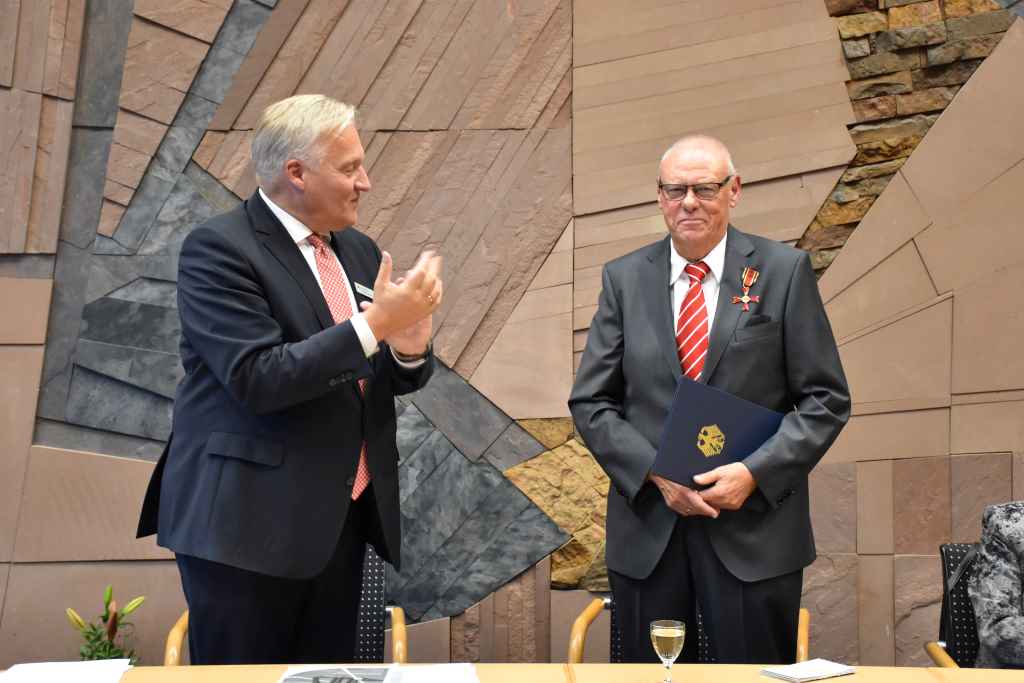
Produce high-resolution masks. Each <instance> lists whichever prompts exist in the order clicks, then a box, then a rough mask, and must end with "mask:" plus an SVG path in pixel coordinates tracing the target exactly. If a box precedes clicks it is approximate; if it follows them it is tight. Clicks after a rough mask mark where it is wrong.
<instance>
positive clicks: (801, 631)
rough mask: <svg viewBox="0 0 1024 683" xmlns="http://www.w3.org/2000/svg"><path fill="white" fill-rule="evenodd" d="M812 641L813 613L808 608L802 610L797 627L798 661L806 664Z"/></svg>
mask: <svg viewBox="0 0 1024 683" xmlns="http://www.w3.org/2000/svg"><path fill="white" fill-rule="evenodd" d="M810 640H811V613H810V612H808V611H807V608H806V607H801V608H800V620H799V621H798V622H797V626H796V661H798V662H806V661H807V657H808V654H807V652H808V650H809V649H810Z"/></svg>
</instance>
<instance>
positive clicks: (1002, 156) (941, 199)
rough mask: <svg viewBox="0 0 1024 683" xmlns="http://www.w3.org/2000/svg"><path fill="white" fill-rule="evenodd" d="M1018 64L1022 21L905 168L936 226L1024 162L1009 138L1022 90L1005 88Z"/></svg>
mask: <svg viewBox="0 0 1024 683" xmlns="http://www.w3.org/2000/svg"><path fill="white" fill-rule="evenodd" d="M1022 59H1024V22H1020V21H1018V22H1015V23H1014V25H1012V26H1011V27H1010V29H1009V30H1008V31H1007V32H1006V35H1005V36H1004V37H1003V40H1002V41H1001V42H1000V44H999V47H997V48H996V49H995V51H994V52H993V53H992V54H991V55H990V56H989V57H988V58H987V59H985V61H984V62H983V63H982V65H981V66H980V67H979V68H978V70H977V71H976V72H975V73H974V75H972V76H971V79H970V81H968V82H967V84H965V85H964V87H963V88H961V89H960V92H959V93H957V96H956V99H955V100H954V101H953V103H952V104H951V105H950V106H949V108H947V109H946V111H945V112H943V114H942V116H941V117H940V118H939V120H938V121H937V122H936V123H935V125H934V126H932V128H931V130H929V131H928V135H927V137H926V138H925V139H924V141H922V142H921V144H920V145H919V146H918V148H917V149H916V150H915V151H914V154H913V155H912V156H911V157H910V159H909V160H908V161H907V163H906V164H905V165H904V166H903V169H902V172H903V174H904V175H905V176H906V178H907V181H908V182H909V183H910V185H911V187H912V188H913V190H914V194H915V195H916V196H917V197H918V199H919V200H920V202H921V205H922V206H923V207H924V208H925V210H926V211H927V212H928V215H929V216H930V217H931V219H932V220H934V221H935V222H936V223H939V222H942V221H944V220H946V219H947V218H948V217H949V216H952V215H953V214H954V213H956V211H957V210H958V209H959V208H960V205H961V204H962V203H963V202H964V201H965V200H966V199H967V198H969V197H971V196H972V195H973V194H975V193H976V192H978V191H979V190H980V189H981V188H983V187H985V186H986V185H988V184H989V183H991V182H992V181H993V180H994V179H996V178H998V177H999V176H1000V175H1001V174H1002V173H1003V172H1004V171H1006V169H1008V168H1010V167H1011V166H1013V165H1014V164H1016V163H1017V162H1018V161H1020V160H1021V158H1024V135H1007V131H1016V130H1018V128H1019V126H1018V117H1017V112H1019V111H1021V110H1022V109H1024V88H1007V87H1006V83H1010V82H1016V79H1017V78H1018V76H1017V73H1018V70H1019V65H1020V63H1021V60H1022ZM950 159H956V163H949V160H950Z"/></svg>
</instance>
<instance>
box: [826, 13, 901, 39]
mask: <svg viewBox="0 0 1024 683" xmlns="http://www.w3.org/2000/svg"><path fill="white" fill-rule="evenodd" d="M836 24H838V26H839V37H840V38H843V39H844V40H845V39H847V38H860V37H861V36H866V35H869V34H871V33H877V32H879V31H885V30H887V29H888V28H889V21H888V19H887V18H886V16H885V12H865V13H863V14H850V15H848V16H845V17H839V18H838V19H836Z"/></svg>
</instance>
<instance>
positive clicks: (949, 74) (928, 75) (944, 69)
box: [910, 59, 982, 90]
mask: <svg viewBox="0 0 1024 683" xmlns="http://www.w3.org/2000/svg"><path fill="white" fill-rule="evenodd" d="M981 61H982V60H980V59H972V60H969V61H963V62H953V63H952V64H945V65H943V66H930V67H926V68H924V69H915V70H914V71H912V72H911V73H910V75H911V79H912V81H913V84H914V87H913V89H914V90H925V89H926V88H936V87H938V86H942V85H960V84H961V83H966V82H967V79H968V78H970V77H971V74H973V73H974V71H975V69H977V68H978V67H979V66H980V65H981Z"/></svg>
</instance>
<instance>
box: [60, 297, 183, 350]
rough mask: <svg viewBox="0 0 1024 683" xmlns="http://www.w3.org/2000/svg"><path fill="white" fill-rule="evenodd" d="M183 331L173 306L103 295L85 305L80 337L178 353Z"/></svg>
mask: <svg viewBox="0 0 1024 683" xmlns="http://www.w3.org/2000/svg"><path fill="white" fill-rule="evenodd" d="M180 334H181V324H180V322H179V320H178V312H177V311H176V310H174V309H172V308H164V307H163V306H153V305H150V304H140V303H135V302H131V301H121V300H118V299H111V298H109V297H103V298H101V299H97V300H96V301H92V302H90V303H88V304H86V306H85V309H84V310H83V311H82V330H81V333H80V334H79V339H88V340H91V341H96V342H103V343H106V344H114V345H118V346H131V347H135V348H138V349H149V350H151V351H163V352H164V353H177V350H178V338H179V336H180Z"/></svg>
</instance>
